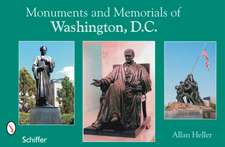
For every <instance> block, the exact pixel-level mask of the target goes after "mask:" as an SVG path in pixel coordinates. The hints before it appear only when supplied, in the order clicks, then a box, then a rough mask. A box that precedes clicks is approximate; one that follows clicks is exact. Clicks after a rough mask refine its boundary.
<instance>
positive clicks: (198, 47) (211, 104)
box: [164, 41, 217, 120]
mask: <svg viewBox="0 0 225 147" xmlns="http://www.w3.org/2000/svg"><path fill="white" fill-rule="evenodd" d="M216 99H217V98H216V42H215V41H165V42H164V110H165V111H164V118H165V119H200V120H208V119H210V120H215V119H216V108H217V107H216Z"/></svg>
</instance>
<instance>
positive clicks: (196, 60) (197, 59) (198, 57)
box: [191, 55, 201, 74]
mask: <svg viewBox="0 0 225 147" xmlns="http://www.w3.org/2000/svg"><path fill="white" fill-rule="evenodd" d="M200 57H201V55H198V56H197V57H196V59H195V63H194V65H193V66H192V69H191V73H192V74H193V72H194V70H195V67H196V65H197V63H198V61H199V59H200Z"/></svg>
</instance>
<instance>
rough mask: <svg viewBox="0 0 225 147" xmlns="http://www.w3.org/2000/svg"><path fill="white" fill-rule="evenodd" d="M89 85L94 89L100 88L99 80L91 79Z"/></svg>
mask: <svg viewBox="0 0 225 147" xmlns="http://www.w3.org/2000/svg"><path fill="white" fill-rule="evenodd" d="M91 85H94V86H96V87H100V86H101V82H100V80H96V79H93V82H92V83H91Z"/></svg>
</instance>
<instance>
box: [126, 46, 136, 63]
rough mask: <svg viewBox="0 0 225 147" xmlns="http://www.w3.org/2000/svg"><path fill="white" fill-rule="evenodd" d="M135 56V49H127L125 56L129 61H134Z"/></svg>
mask: <svg viewBox="0 0 225 147" xmlns="http://www.w3.org/2000/svg"><path fill="white" fill-rule="evenodd" d="M134 56H135V54H134V50H133V49H126V50H125V51H124V57H125V60H126V62H127V63H131V62H133V59H134Z"/></svg>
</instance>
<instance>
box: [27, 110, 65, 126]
mask: <svg viewBox="0 0 225 147" xmlns="http://www.w3.org/2000/svg"><path fill="white" fill-rule="evenodd" d="M61 123H62V121H61V118H60V110H59V108H58V107H53V106H42V107H36V108H33V109H32V110H31V113H30V124H61Z"/></svg>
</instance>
